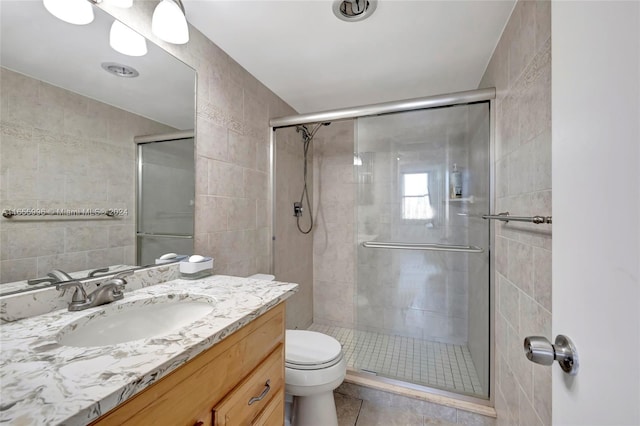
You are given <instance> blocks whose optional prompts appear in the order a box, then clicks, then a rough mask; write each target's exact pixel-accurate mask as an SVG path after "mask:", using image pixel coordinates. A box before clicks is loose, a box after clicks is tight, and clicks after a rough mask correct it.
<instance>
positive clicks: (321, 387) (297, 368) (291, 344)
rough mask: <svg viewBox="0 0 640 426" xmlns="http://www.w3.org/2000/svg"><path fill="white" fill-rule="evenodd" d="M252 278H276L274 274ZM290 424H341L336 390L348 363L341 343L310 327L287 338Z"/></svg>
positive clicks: (286, 420)
mask: <svg viewBox="0 0 640 426" xmlns="http://www.w3.org/2000/svg"><path fill="white" fill-rule="evenodd" d="M249 278H253V279H259V280H269V281H271V280H273V279H274V278H275V277H274V276H273V275H266V274H255V275H252V276H250V277H249ZM284 352H285V368H284V373H285V379H284V381H285V393H286V411H285V425H286V426H338V416H337V413H336V403H335V401H334V399H333V390H334V389H336V388H337V387H338V386H340V384H341V383H342V382H343V381H344V378H345V376H346V374H347V362H346V360H345V359H344V355H343V353H342V346H341V345H340V342H338V341H337V340H336V339H334V338H333V337H331V336H327V335H326V334H322V333H318V332H315V331H307V330H287V331H286V339H285V350H284Z"/></svg>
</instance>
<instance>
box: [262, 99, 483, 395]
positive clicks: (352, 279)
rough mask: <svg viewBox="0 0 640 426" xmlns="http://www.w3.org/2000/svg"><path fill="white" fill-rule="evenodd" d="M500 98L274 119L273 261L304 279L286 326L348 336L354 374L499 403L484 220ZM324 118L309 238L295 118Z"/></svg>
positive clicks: (278, 269) (284, 275) (313, 121)
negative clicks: (299, 219) (295, 209)
mask: <svg viewBox="0 0 640 426" xmlns="http://www.w3.org/2000/svg"><path fill="white" fill-rule="evenodd" d="M494 96H495V91H493V92H492V93H491V89H486V91H483V90H479V91H475V92H465V93H462V94H451V95H441V96H435V97H432V98H424V100H418V101H419V102H424V105H427V106H424V107H421V108H422V109H416V108H417V107H416V103H415V102H414V101H416V100H410V101H399V102H397V103H389V104H379V105H372V106H364V107H358V108H352V109H345V110H336V111H329V112H322V113H311V114H306V115H302V116H290V117H282V118H280V119H274V120H272V126H273V128H274V130H275V131H274V133H273V151H272V155H273V167H274V170H275V173H274V183H273V187H274V195H273V197H274V199H275V201H276V202H275V203H274V208H273V215H274V219H273V220H274V225H273V226H274V251H273V253H274V258H273V259H274V267H273V270H274V271H275V274H276V276H277V277H278V279H282V280H291V281H294V282H301V283H303V284H302V285H301V288H302V290H301V291H300V295H298V296H297V297H298V299H295V300H294V302H295V303H293V302H292V303H290V309H289V314H290V316H291V317H292V319H293V320H294V321H293V322H292V325H294V326H295V327H308V328H309V329H310V330H313V331H318V332H322V333H325V334H328V335H331V336H333V337H334V338H336V339H337V340H338V341H340V343H341V344H342V346H343V352H344V354H345V358H346V360H347V364H348V368H349V371H350V372H351V374H352V375H353V376H352V377H353V378H354V380H357V378H358V377H363V378H366V380H367V381H368V380H370V379H372V378H373V379H374V380H376V381H379V382H386V383H390V384H394V385H399V386H404V387H410V388H412V389H417V390H420V391H424V392H431V393H433V392H435V393H440V394H443V395H446V396H451V397H455V398H462V399H466V400H469V401H472V402H476V403H481V404H485V403H486V404H488V403H489V402H488V401H489V400H490V399H491V389H490V383H491V381H492V374H493V373H492V371H491V368H490V367H491V366H492V358H491V357H492V354H491V345H492V341H493V340H492V339H493V337H492V330H491V318H492V312H493V302H492V294H491V292H492V288H493V287H492V285H493V284H492V283H493V278H492V270H491V267H490V265H491V262H490V260H491V245H492V241H493V225H492V224H491V221H487V220H484V219H483V218H482V216H483V215H487V214H490V212H491V211H492V210H493V201H492V200H493V197H494V193H493V183H492V182H493V179H492V174H493V166H492V162H493V145H492V130H491V101H490V99H493V97H494ZM452 99H454V100H452ZM390 104H393V105H390ZM405 106H406V108H404V107H405ZM403 108H404V109H403ZM331 119H334V121H331ZM317 123H322V124H325V125H326V126H322V127H320V128H319V130H318V132H317V134H316V136H315V138H314V139H313V141H312V142H311V146H312V149H313V169H312V172H313V173H312V175H311V179H312V182H313V191H312V197H311V199H312V208H311V210H312V212H313V219H314V229H313V233H312V234H309V236H304V235H302V234H300V233H299V232H298V231H297V230H296V228H295V219H296V218H295V217H293V216H292V213H291V212H292V210H291V206H292V202H294V201H297V200H298V198H299V192H300V188H301V185H302V184H303V183H302V178H301V177H300V175H301V170H302V164H303V160H302V154H301V153H302V149H303V148H302V139H301V136H300V131H296V127H295V126H301V125H303V124H304V125H307V126H308V129H315V128H316V126H317ZM303 217H304V218H305V219H306V220H308V219H309V213H308V212H305V213H304V215H303ZM305 223H306V222H305ZM305 238H307V239H305ZM309 238H310V239H309ZM311 249H312V250H313V252H312V253H311V254H309V251H310V250H311ZM305 256H306V257H305ZM307 257H311V258H312V263H311V264H312V266H311V268H310V269H311V271H312V272H311V274H309V273H307V272H306V271H307V269H309V268H307V269H305V268H303V267H302V266H305V265H306V264H308V263H310V262H309V261H307V260H306V259H307ZM309 275H311V277H310V278H309ZM304 280H307V281H304ZM311 296H312V297H311ZM310 299H312V300H310ZM301 306H302V307H304V308H301ZM311 307H312V308H313V309H312V317H313V318H312V319H311V320H312V323H311V324H310V325H308V324H309V321H310V319H308V318H309V317H310V315H309V311H310V310H311V309H310V308H311ZM295 321H297V322H295Z"/></svg>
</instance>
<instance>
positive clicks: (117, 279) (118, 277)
mask: <svg viewBox="0 0 640 426" xmlns="http://www.w3.org/2000/svg"><path fill="white" fill-rule="evenodd" d="M129 275H133V271H131V270H129V271H122V272H120V273H118V274H115V275H114V276H113V277H111V278H109V279H108V280H107V281H105V282H104V284H113V285H115V286H116V287H118V290H119V291H122V289H123V288H124V286H125V285H127V280H125V279H124V278H125V277H128V276H129Z"/></svg>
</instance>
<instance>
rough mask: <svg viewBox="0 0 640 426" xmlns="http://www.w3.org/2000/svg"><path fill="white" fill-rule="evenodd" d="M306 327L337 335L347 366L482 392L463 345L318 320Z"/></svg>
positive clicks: (407, 379)
mask: <svg viewBox="0 0 640 426" xmlns="http://www.w3.org/2000/svg"><path fill="white" fill-rule="evenodd" d="M309 330H313V331H318V332H320V333H324V334H328V335H329V336H333V337H334V338H336V339H337V340H338V341H339V342H340V343H341V344H342V347H343V351H344V354H345V357H346V359H347V365H348V366H349V367H350V368H354V369H357V370H363V371H367V372H372V373H375V374H377V375H379V376H384V377H389V378H393V379H398V380H402V381H406V382H410V383H415V384H418V385H423V386H430V387H437V388H440V389H445V390H451V391H454V392H461V393H466V394H472V395H477V396H482V395H483V394H484V392H483V390H482V388H481V386H480V381H479V380H478V375H477V374H476V370H475V368H474V366H473V362H472V361H471V354H470V353H469V349H468V348H467V347H466V346H463V345H452V344H447V343H440V342H432V341H429V340H421V339H415V338H412V337H402V336H393V335H388V334H381V333H376V332H369V331H359V330H353V329H349V328H342V327H333V326H327V325H321V324H312V325H311V327H309Z"/></svg>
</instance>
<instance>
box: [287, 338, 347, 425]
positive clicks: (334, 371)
mask: <svg viewBox="0 0 640 426" xmlns="http://www.w3.org/2000/svg"><path fill="white" fill-rule="evenodd" d="M346 372H347V363H346V361H345V359H344V355H343V353H342V346H341V345H340V342H338V341H337V340H336V339H334V338H333V337H330V336H327V335H325V334H322V333H317V332H315V331H307V330H287V331H286V341H285V392H286V393H287V394H288V395H292V396H293V407H292V410H291V419H290V421H291V424H292V425H293V426H337V425H338V417H337V414H336V405H335V401H334V399H333V390H334V389H335V388H337V387H338V386H340V384H341V383H342V382H343V381H344V378H345V375H346Z"/></svg>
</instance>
